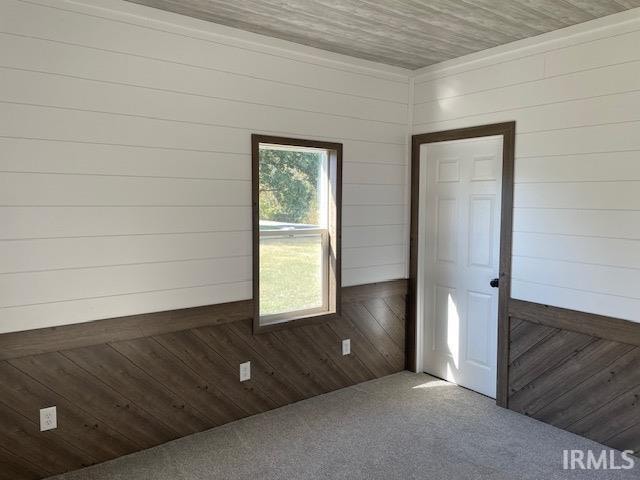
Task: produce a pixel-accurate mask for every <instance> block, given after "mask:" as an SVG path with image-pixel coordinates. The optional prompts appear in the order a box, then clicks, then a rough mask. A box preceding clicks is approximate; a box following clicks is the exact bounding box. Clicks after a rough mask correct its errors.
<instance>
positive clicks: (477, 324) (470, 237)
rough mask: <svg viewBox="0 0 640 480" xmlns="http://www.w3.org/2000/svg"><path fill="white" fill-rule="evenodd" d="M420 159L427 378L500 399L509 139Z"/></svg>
mask: <svg viewBox="0 0 640 480" xmlns="http://www.w3.org/2000/svg"><path fill="white" fill-rule="evenodd" d="M420 158H421V169H420V170H421V172H422V175H423V178H422V179H421V185H422V188H423V189H424V190H423V191H422V192H421V195H420V196H421V198H422V202H421V206H420V208H421V210H423V212H422V215H421V217H422V219H423V221H424V228H423V229H422V237H421V239H420V242H421V251H422V252H423V253H422V254H421V259H420V261H421V262H422V268H421V271H422V282H420V283H421V284H422V287H423V288H421V290H422V292H423V295H424V296H423V298H422V306H423V307H422V311H423V317H424V328H423V333H424V343H423V345H424V347H423V351H424V359H423V360H424V363H423V366H424V370H425V371H426V372H427V373H430V374H433V375H436V376H438V377H441V378H444V379H446V380H448V381H451V382H454V383H457V384H459V385H462V386H465V387H467V388H470V389H472V390H475V391H478V392H480V393H483V394H485V395H488V396H490V397H493V398H495V396H496V359H497V338H498V327H497V324H498V289H497V288H492V287H491V286H490V282H491V280H492V279H494V278H497V277H498V265H499V259H500V255H499V252H500V244H499V242H500V200H501V199H500V192H501V178H502V137H501V136H498V137H484V138H479V139H470V140H456V141H451V142H441V143H432V144H425V145H423V146H422V147H421V152H420ZM425 190H426V191H425Z"/></svg>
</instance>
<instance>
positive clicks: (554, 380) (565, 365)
mask: <svg viewBox="0 0 640 480" xmlns="http://www.w3.org/2000/svg"><path fill="white" fill-rule="evenodd" d="M518 308H519V309H523V312H524V308H525V306H524V305H519V306H518ZM539 308H540V306H536V307H535V308H532V309H529V313H528V314H526V315H522V316H527V317H529V318H528V319H527V320H524V319H522V318H517V317H511V342H510V347H511V351H510V358H511V360H510V365H509V402H508V406H509V408H510V409H512V410H515V411H517V412H520V413H523V414H525V415H529V416H531V417H533V418H537V419H538V420H542V421H544V422H547V423H550V424H552V425H555V426H557V427H559V428H563V429H566V430H569V431H571V432H574V433H576V434H578V435H582V436H585V437H587V438H590V439H592V440H595V441H597V442H601V443H603V444H605V445H609V446H611V447H614V448H618V449H622V450H625V449H628V450H633V451H635V452H636V454H637V453H638V451H639V449H640V420H639V419H640V346H638V345H637V344H635V343H624V342H620V341H619V338H620V335H619V334H618V332H619V331H620V330H621V329H629V330H630V331H631V332H632V334H631V335H628V336H627V338H628V339H629V342H635V341H636V337H637V332H635V331H634V329H637V328H640V326H637V325H626V324H624V325H623V324H619V325H617V326H618V327H619V328H614V329H611V330H608V329H607V328H606V327H604V328H600V329H599V333H598V335H596V334H595V333H594V334H587V333H585V332H587V331H589V332H593V325H591V326H590V325H589V322H585V323H583V324H580V325H578V323H577V321H576V328H575V329H576V330H581V332H578V331H572V330H567V329H564V328H561V325H562V326H565V325H567V326H571V324H570V323H566V320H567V312H566V311H562V312H560V311H554V312H550V310H551V309H550V307H546V308H545V309H543V310H541V313H542V315H539V316H538V317H537V318H533V317H531V313H532V312H534V311H535V309H539ZM558 310H560V309H558ZM513 313H514V312H512V314H513ZM553 315H556V316H557V318H560V317H562V318H563V320H562V322H559V321H551V320H550V319H551V318H553ZM580 315H587V314H580ZM545 317H547V318H546V320H547V321H548V322H546V321H545ZM532 320H535V321H532ZM609 321H610V322H613V321H614V320H613V319H610V320H609ZM615 322H622V321H615ZM544 323H549V324H548V325H544ZM627 323H630V322H627ZM602 337H613V338H614V339H610V338H602Z"/></svg>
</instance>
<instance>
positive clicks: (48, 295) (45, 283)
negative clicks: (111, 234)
mask: <svg viewBox="0 0 640 480" xmlns="http://www.w3.org/2000/svg"><path fill="white" fill-rule="evenodd" d="M114 278H115V279H118V281H117V282H116V281H114ZM250 278H251V257H229V258H221V259H208V260H187V261H182V262H179V261H176V262H162V263H149V264H137V265H119V266H108V267H96V268H85V269H77V270H49V271H42V272H26V273H10V274H4V275H3V276H2V277H0V286H1V287H2V288H0V290H1V291H2V293H0V306H2V307H11V306H19V305H32V304H37V303H50V302H59V301H65V300H77V299H83V298H93V297H104V296H111V295H126V294H131V293H138V292H147V291H155V290H168V289H173V288H187V287H197V286H203V285H216V284H221V283H236V282H243V281H247V280H249V279H250Z"/></svg>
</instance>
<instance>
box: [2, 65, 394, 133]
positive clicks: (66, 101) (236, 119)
mask: <svg viewBox="0 0 640 480" xmlns="http://www.w3.org/2000/svg"><path fill="white" fill-rule="evenodd" d="M0 92H2V95H1V96H0V100H2V101H6V102H14V103H18V104H29V105H45V106H53V107H61V108H65V109H77V110H80V111H87V112H108V113H111V114H114V115H117V116H122V115H128V116H135V117H141V118H150V119H163V120H167V121H170V120H172V121H175V122H186V123H189V124H194V125H211V126H222V127H225V128H226V129H230V128H235V129H246V130H252V131H267V132H274V133H288V134H291V133H294V134H297V135H307V136H308V135H316V136H320V137H332V138H336V137H338V138H347V139H356V140H371V141H376V142H381V143H398V144H403V143H404V138H405V135H406V124H405V123H391V122H384V121H373V120H361V119H354V118H347V117H344V116H337V115H332V114H327V113H315V112H309V111H301V110H293V109H284V108H280V107H273V106H265V105H258V104H254V103H242V102H235V101H229V100H226V99H224V100H222V99H217V98H207V97H201V96H198V97H196V96H193V95H184V94H181V93H174V92H167V91H158V90H150V89H143V88H138V87H131V86H128V85H115V84H111V83H102V82H96V81H87V80H79V79H77V78H71V77H60V76H57V75H48V74H41V73H36V72H25V71H21V70H13V69H2V76H0Z"/></svg>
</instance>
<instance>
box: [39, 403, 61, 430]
mask: <svg viewBox="0 0 640 480" xmlns="http://www.w3.org/2000/svg"><path fill="white" fill-rule="evenodd" d="M54 428H58V413H57V412H56V407H47V408H42V409H40V431H41V432H44V431H45V430H53V429H54Z"/></svg>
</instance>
